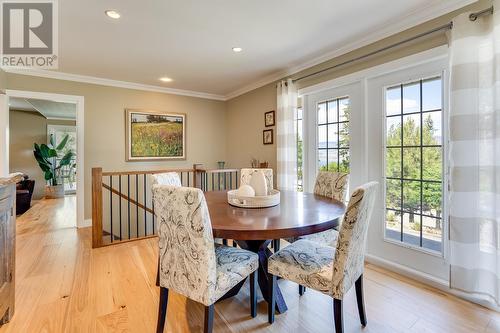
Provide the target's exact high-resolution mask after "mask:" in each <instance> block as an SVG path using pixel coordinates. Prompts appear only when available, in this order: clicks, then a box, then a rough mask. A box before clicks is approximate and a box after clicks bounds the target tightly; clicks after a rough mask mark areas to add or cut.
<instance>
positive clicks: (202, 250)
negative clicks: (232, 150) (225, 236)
mask: <svg viewBox="0 0 500 333" xmlns="http://www.w3.org/2000/svg"><path fill="white" fill-rule="evenodd" d="M153 197H154V204H155V208H156V214H157V216H158V223H159V227H158V235H159V238H160V239H159V248H160V273H159V280H160V281H159V282H160V303H159V309H158V323H157V332H163V328H164V326H165V319H166V314H167V303H168V291H169V290H174V291H175V292H177V293H179V294H182V295H184V296H186V297H187V298H189V299H192V300H194V301H196V302H199V303H201V304H203V305H204V306H205V325H204V327H205V330H204V332H212V326H213V316H214V303H215V302H216V301H217V300H218V299H220V298H221V297H222V296H224V295H225V294H226V293H227V292H228V291H229V290H230V289H231V288H233V287H234V286H236V285H237V284H238V283H239V282H241V281H242V280H244V279H245V278H246V277H247V276H250V279H251V281H250V282H251V283H250V295H251V297H250V298H251V304H250V307H251V316H252V317H255V316H256V305H257V298H256V292H255V285H256V278H257V277H256V275H257V272H256V270H257V268H258V265H259V258H258V255H257V254H255V253H252V252H249V251H246V250H243V249H238V248H233V247H228V246H223V245H220V244H214V238H213V235H212V226H211V222H210V215H209V212H208V207H207V204H206V201H205V196H204V195H203V192H202V191H201V190H200V189H196V188H191V187H178V186H172V185H154V186H153Z"/></svg>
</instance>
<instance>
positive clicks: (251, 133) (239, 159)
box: [226, 83, 276, 169]
mask: <svg viewBox="0 0 500 333" xmlns="http://www.w3.org/2000/svg"><path fill="white" fill-rule="evenodd" d="M271 110H276V85H275V84H274V83H273V84H269V85H267V86H264V87H261V88H259V89H256V90H253V91H251V92H249V93H246V94H244V95H241V96H239V97H236V98H234V99H231V100H230V101H228V102H227V115H226V125H227V129H226V131H227V152H228V153H227V161H228V164H229V165H230V166H233V167H237V168H242V167H249V166H250V160H251V158H256V159H258V160H259V161H261V162H264V161H267V162H269V164H270V167H272V168H274V169H275V168H276V126H274V127H267V128H266V127H265V126H264V113H265V112H267V111H271ZM269 128H272V129H273V131H274V144H272V145H264V144H263V143H262V131H263V130H264V129H269Z"/></svg>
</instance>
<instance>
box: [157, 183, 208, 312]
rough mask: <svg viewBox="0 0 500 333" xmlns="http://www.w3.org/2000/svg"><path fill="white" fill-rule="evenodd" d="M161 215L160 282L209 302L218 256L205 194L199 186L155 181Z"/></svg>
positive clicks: (195, 298) (167, 286)
mask: <svg viewBox="0 0 500 333" xmlns="http://www.w3.org/2000/svg"><path fill="white" fill-rule="evenodd" d="M153 198H154V205H155V213H156V215H157V217H158V236H159V247H160V272H159V276H160V285H161V286H162V287H165V288H169V289H172V290H174V291H176V292H178V293H180V294H182V295H184V296H186V297H188V298H190V299H192V300H194V301H197V302H200V303H203V304H205V305H210V304H209V302H210V299H212V295H213V294H214V293H215V287H216V283H217V278H216V276H217V275H216V267H217V266H216V257H215V249H214V238H213V235H212V226H211V222H210V215H209V212H208V207H207V203H206V201H205V196H204V195H203V192H202V191H201V190H200V189H197V188H192V187H179V186H172V185H153Z"/></svg>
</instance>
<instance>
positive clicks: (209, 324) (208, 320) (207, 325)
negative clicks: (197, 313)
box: [203, 304, 214, 333]
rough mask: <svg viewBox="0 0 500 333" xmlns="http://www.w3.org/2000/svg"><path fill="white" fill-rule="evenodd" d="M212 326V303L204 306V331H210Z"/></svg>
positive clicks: (210, 332) (208, 332) (207, 332)
mask: <svg viewBox="0 0 500 333" xmlns="http://www.w3.org/2000/svg"><path fill="white" fill-rule="evenodd" d="M213 327H214V305H213V304H212V305H209V306H205V324H204V328H203V332H204V333H212V329H213Z"/></svg>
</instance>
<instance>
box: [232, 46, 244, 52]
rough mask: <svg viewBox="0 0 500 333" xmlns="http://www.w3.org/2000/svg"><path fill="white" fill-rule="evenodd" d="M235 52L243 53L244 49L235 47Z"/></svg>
mask: <svg viewBox="0 0 500 333" xmlns="http://www.w3.org/2000/svg"><path fill="white" fill-rule="evenodd" d="M233 51H234V52H236V53H239V52H241V51H243V49H242V48H241V47H233Z"/></svg>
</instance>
